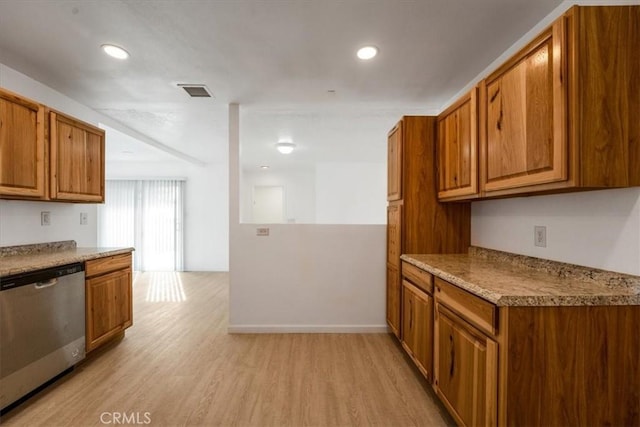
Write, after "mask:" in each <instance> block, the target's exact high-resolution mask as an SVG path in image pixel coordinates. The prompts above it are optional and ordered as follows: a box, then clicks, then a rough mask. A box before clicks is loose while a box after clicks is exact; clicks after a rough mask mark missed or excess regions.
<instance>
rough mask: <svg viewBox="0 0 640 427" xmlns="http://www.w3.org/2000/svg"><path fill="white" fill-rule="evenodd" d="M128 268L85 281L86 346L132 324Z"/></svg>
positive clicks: (91, 346) (89, 347)
mask: <svg viewBox="0 0 640 427" xmlns="http://www.w3.org/2000/svg"><path fill="white" fill-rule="evenodd" d="M131 281H132V277H131V269H130V268H127V269H124V270H118V271H114V272H112V273H109V274H105V275H102V276H97V277H94V278H92V279H88V280H87V281H86V325H87V331H86V342H87V344H86V347H87V351H91V350H93V349H95V348H97V347H98V346H100V345H101V344H103V343H104V342H106V341H108V340H109V339H111V338H113V337H114V336H116V335H117V334H119V333H120V332H122V331H123V330H124V329H126V328H128V327H129V326H131V324H132V319H133V315H132V304H131V298H132V295H131Z"/></svg>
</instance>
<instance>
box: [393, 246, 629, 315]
mask: <svg viewBox="0 0 640 427" xmlns="http://www.w3.org/2000/svg"><path fill="white" fill-rule="evenodd" d="M489 251H490V250H489ZM463 255H464V254H463ZM470 256H472V257H477V258H478V259H483V258H484V257H478V256H477V255H476V254H475V253H474V252H472V251H470ZM518 256H519V257H520V255H518ZM400 258H401V259H402V260H403V261H406V262H408V263H410V264H412V265H414V266H416V267H418V268H421V269H423V270H425V271H427V272H429V273H431V274H433V275H434V276H437V277H439V278H440V279H442V280H445V281H447V282H449V283H452V284H454V285H456V286H458V287H460V288H462V289H464V290H466V291H469V292H470V293H472V294H474V295H476V296H478V297H480V298H482V299H484V300H486V301H488V302H490V303H492V304H495V305H496V306H504V307H506V306H520V307H524V306H532V307H533V306H539V307H540V306H565V307H568V306H603V305H609V306H615V305H640V293H638V294H635V295H536V296H522V295H503V294H500V293H497V292H493V291H491V290H490V289H486V288H484V287H482V286H478V285H476V284H474V283H471V282H468V281H466V280H464V279H462V278H460V277H458V276H456V275H454V274H451V273H449V272H447V271H444V270H441V269H439V268H437V267H434V266H432V265H430V264H427V263H424V262H422V261H420V260H417V259H415V258H413V257H412V255H410V254H404V255H402V256H401V257H400ZM544 261H546V260H544ZM550 262H552V263H557V262H555V261H550ZM557 264H562V263H557ZM515 265H517V264H515ZM578 267H579V266H578ZM538 271H540V270H538ZM599 271H602V272H603V273H610V274H612V275H618V274H619V273H615V272H605V271H603V270H599ZM620 275H621V276H627V277H631V278H637V277H636V276H630V275H623V274H621V273H620Z"/></svg>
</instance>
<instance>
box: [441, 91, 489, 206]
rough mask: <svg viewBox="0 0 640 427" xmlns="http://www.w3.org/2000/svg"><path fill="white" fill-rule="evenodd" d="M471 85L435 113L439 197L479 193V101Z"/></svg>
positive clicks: (455, 197) (453, 197)
mask: <svg viewBox="0 0 640 427" xmlns="http://www.w3.org/2000/svg"><path fill="white" fill-rule="evenodd" d="M477 92H478V90H477V88H474V89H473V90H472V91H470V92H469V93H468V94H467V95H465V96H464V97H462V98H461V99H460V100H459V101H458V102H456V103H454V104H453V105H452V106H451V107H449V108H448V109H446V110H445V111H444V112H443V113H442V114H440V115H439V116H438V145H437V150H438V153H437V162H438V199H440V200H456V199H459V198H465V199H468V198H471V197H473V196H476V197H477V196H478V195H479V193H478V155H477V153H478V148H477V147H478V108H477V107H478V100H477Z"/></svg>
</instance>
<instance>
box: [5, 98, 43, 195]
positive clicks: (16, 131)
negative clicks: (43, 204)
mask: <svg viewBox="0 0 640 427" xmlns="http://www.w3.org/2000/svg"><path fill="white" fill-rule="evenodd" d="M0 196H2V197H6V198H30V199H41V198H44V197H45V196H46V186H45V136H44V107H43V106H42V105H39V104H37V103H35V102H33V101H30V100H28V99H26V98H23V97H21V96H19V95H16V94H13V93H11V92H8V91H5V90H3V89H0Z"/></svg>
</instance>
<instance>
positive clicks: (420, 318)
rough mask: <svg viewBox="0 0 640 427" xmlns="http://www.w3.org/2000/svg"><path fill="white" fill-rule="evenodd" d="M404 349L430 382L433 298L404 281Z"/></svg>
mask: <svg viewBox="0 0 640 427" xmlns="http://www.w3.org/2000/svg"><path fill="white" fill-rule="evenodd" d="M402 307H403V310H402V347H403V348H404V349H405V351H406V352H407V354H409V357H411V359H413V361H414V362H415V364H416V366H417V367H418V369H419V370H420V371H421V372H422V374H423V375H424V376H425V377H426V378H427V379H428V380H429V381H431V380H432V370H433V298H432V297H431V296H430V295H429V294H427V293H426V292H424V291H423V290H421V289H419V288H418V287H416V286H415V285H413V284H412V283H411V282H409V281H407V280H403V281H402Z"/></svg>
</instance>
